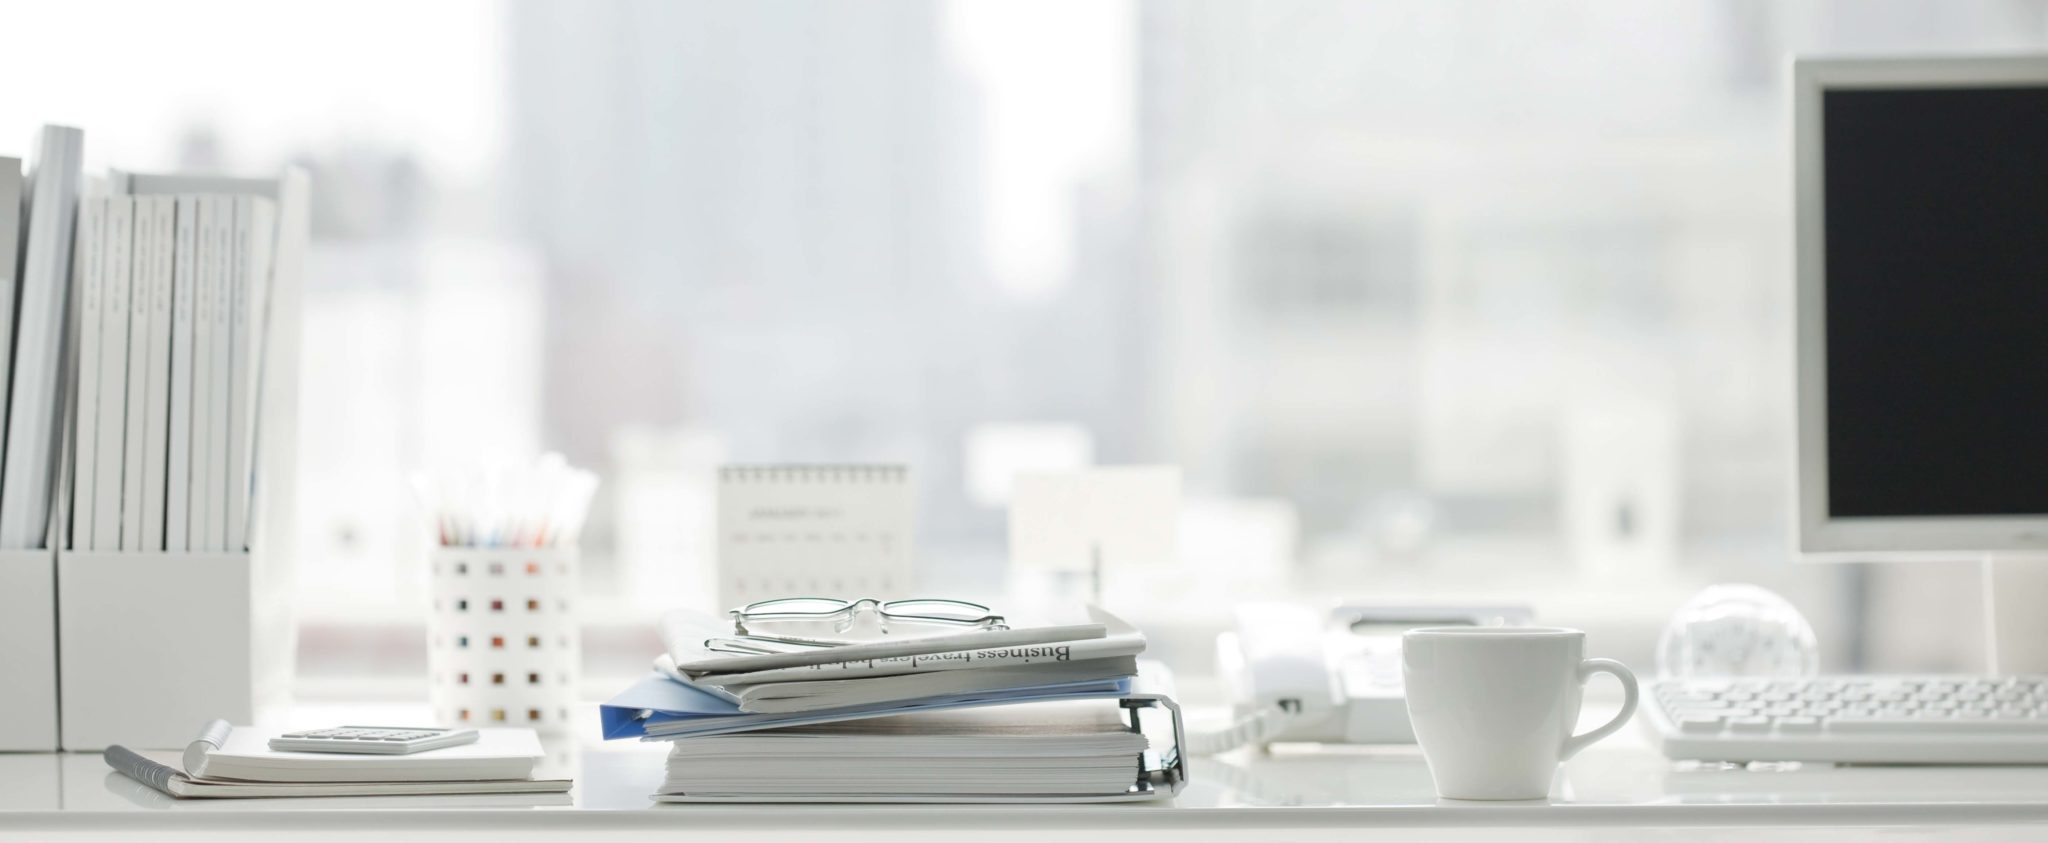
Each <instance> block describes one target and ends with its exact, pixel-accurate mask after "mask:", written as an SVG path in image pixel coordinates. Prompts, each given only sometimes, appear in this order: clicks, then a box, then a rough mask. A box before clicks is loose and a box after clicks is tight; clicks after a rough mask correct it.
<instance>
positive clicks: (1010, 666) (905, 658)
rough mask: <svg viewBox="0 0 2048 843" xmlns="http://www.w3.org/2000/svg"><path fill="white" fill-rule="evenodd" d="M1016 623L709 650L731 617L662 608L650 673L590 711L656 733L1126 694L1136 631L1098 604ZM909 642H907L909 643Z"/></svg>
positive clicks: (613, 728)
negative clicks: (843, 641)
mask: <svg viewBox="0 0 2048 843" xmlns="http://www.w3.org/2000/svg"><path fill="white" fill-rule="evenodd" d="M1073 614H1074V617H1070V618H1061V619H1055V620H1054V621H1051V622H1047V623H1044V624H1036V625H1031V626H1022V627H1020V628H1016V629H1005V630H992V631H975V632H968V633H952V634H947V635H942V636H934V637H926V638H916V639H910V640H895V641H885V642H873V643H863V644H852V645H843V646H837V647H829V648H805V650H803V651H802V652H792V653H766V654H762V653H748V654H735V653H731V652H725V651H723V650H719V649H714V648H713V647H712V646H711V645H710V644H709V643H707V642H711V641H713V640H714V639H720V638H731V637H732V636H733V634H734V633H733V629H732V626H731V622H730V621H726V620H722V619H717V618H712V617H710V616H706V615H703V614H701V613H699V614H691V613H684V612H675V613H671V614H669V615H668V616H666V617H664V618H663V622H662V636H663V642H664V644H665V645H666V646H665V649H666V650H667V652H665V653H663V654H661V656H660V657H659V658H657V659H656V660H655V672H654V673H652V674H650V675H649V676H647V677H646V678H644V679H642V680H640V681H639V682H637V683H635V684H634V685H633V686H631V687H629V688H627V689H625V690H623V691H621V692H620V693H619V694H617V695H616V696H614V697H613V698H612V699H611V700H609V701H607V702H606V703H605V704H604V705H603V706H600V707H599V714H600V716H601V719H602V720H603V727H604V735H605V737H607V738H613V739H617V738H636V737H637V738H642V739H645V740H664V739H673V738H676V737H682V736H686V735H708V734H729V733H737V732H748V731H754V730H759V729H772V728H779V727H784V726H791V725H798V724H804V723H825V722H834V721H841V720H852V719H861V718H866V717H875V716H880V715H885V714H892V713H902V712H907V711H939V710H947V709H956V708H974V707H981V706H992V705H1007V704H1010V703H1017V702H1026V701H1043V700H1060V699H1085V698H1097V697H1115V696H1120V695H1124V694H1129V693H1130V692H1131V687H1132V685H1131V681H1132V676H1133V675H1134V674H1135V673H1136V672H1137V668H1136V656H1137V655H1138V654H1139V653H1141V652H1143V651H1144V649H1145V636H1144V635H1143V634H1142V633H1140V632H1138V631H1137V630H1136V629H1134V628H1133V627H1132V626H1131V625H1130V624H1128V623H1125V622H1124V621H1123V620H1122V619H1121V618H1118V617H1116V616H1115V615H1112V614H1110V613H1108V612H1105V611H1102V610H1101V609H1097V608H1092V607H1091V608H1088V609H1085V610H1082V609H1080V608H1078V607H1077V608H1076V609H1075V610H1074V612H1073ZM906 649H907V650H908V651H906Z"/></svg>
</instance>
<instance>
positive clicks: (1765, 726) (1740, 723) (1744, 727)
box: [1728, 717, 1771, 732]
mask: <svg viewBox="0 0 2048 843" xmlns="http://www.w3.org/2000/svg"><path fill="white" fill-rule="evenodd" d="M1728 728H1729V730H1730V731H1735V732H1768V731H1770V730H1771V718H1769V717H1730V718H1728Z"/></svg>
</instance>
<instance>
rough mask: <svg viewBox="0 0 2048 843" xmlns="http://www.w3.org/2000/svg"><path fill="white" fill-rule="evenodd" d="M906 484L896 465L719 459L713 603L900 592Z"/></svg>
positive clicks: (906, 575) (906, 532)
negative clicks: (760, 463)
mask: <svg viewBox="0 0 2048 843" xmlns="http://www.w3.org/2000/svg"><path fill="white" fill-rule="evenodd" d="M912 494H913V491H912V486H911V483H910V470H909V469H908V468H906V467H904V466H900V465H764V466H726V467H724V468H721V469H719V472H718V599H719V605H720V606H722V607H732V606H739V605H743V604H746V603H751V602H753V601H756V600H767V599H771V598H776V597H844V598H849V599H856V598H861V597H882V598H886V597H891V596H898V595H900V594H902V593H903V590H904V589H906V588H909V587H910V586H911V570H910V544H911V526H912V523H911V522H912V517H911V516H912V512H913V511H914V507H915V503H914V499H913V497H912Z"/></svg>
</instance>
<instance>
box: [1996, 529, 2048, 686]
mask: <svg viewBox="0 0 2048 843" xmlns="http://www.w3.org/2000/svg"><path fill="white" fill-rule="evenodd" d="M1984 633H1985V639H1984V644H1985V650H1984V651H1985V655H1986V657H1987V660H1988V661H1989V662H1990V666H1991V671H1990V672H1991V673H1993V674H1999V675H2011V674H2044V675H2048V559H2039V558H2033V559H2002V558H1998V557H1994V556H1986V557H1984Z"/></svg>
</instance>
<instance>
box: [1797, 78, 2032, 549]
mask: <svg viewBox="0 0 2048 843" xmlns="http://www.w3.org/2000/svg"><path fill="white" fill-rule="evenodd" d="M1822 96H1823V106H1822V120H1823V124H1822V125H1823V137H1824V140H1823V142H1822V144H1823V154H1824V155H1825V156H1826V157H1825V159H1824V161H1825V169H1824V175H1823V179H1824V183H1825V187H1824V195H1825V197H1826V200H1825V201H1826V206H1825V220H1826V238H1827V240H1826V243H1827V245H1826V264H1827V284H1826V289H1827V316H1826V336H1827V442H1828V446H1827V454H1828V498H1829V507H1828V508H1829V510H1830V513H1829V514H1830V516H1831V517H1836V518H1841V517H1897V516H1957V515H2039V514H2043V513H2048V87H2008V88H1946V89H1936V88H1922V89H1912V90H1838V91H1829V92H1825V93H1824V94H1823V95H1822Z"/></svg>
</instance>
